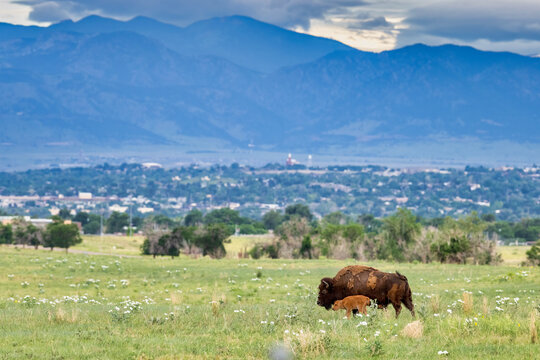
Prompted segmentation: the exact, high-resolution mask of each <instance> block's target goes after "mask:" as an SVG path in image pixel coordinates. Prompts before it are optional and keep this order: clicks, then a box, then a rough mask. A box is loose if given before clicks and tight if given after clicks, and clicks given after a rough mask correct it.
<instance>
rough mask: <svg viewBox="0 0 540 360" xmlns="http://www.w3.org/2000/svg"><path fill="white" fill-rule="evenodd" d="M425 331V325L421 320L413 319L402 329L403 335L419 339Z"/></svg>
mask: <svg viewBox="0 0 540 360" xmlns="http://www.w3.org/2000/svg"><path fill="white" fill-rule="evenodd" d="M423 333H424V326H423V325H422V322H421V321H420V320H416V321H413V322H412V323H408V324H407V325H406V326H405V327H404V328H403V330H401V335H402V336H405V337H410V338H413V339H419V338H421V337H422V334H423Z"/></svg>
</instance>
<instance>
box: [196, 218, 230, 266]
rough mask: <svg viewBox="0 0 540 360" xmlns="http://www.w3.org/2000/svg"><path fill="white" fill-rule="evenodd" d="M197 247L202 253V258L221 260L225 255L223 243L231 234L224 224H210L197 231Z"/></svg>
mask: <svg viewBox="0 0 540 360" xmlns="http://www.w3.org/2000/svg"><path fill="white" fill-rule="evenodd" d="M199 230H200V231H199V233H198V234H197V246H198V247H200V248H201V249H202V251H203V256H205V255H210V256H211V257H215V258H222V257H224V256H225V254H226V253H227V252H226V251H225V246H223V241H225V239H227V238H228V237H229V236H231V235H232V234H231V233H230V231H229V229H228V228H227V226H225V225H224V224H211V225H207V226H205V227H204V228H200V229H199Z"/></svg>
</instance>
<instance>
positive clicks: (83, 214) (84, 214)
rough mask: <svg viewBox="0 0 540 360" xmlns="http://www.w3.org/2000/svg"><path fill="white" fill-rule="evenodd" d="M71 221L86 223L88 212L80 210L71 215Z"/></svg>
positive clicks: (88, 219)
mask: <svg viewBox="0 0 540 360" xmlns="http://www.w3.org/2000/svg"><path fill="white" fill-rule="evenodd" d="M73 221H76V222H79V223H81V226H83V227H84V225H86V224H88V223H89V222H90V214H89V213H87V212H84V211H80V212H78V213H77V215H75V216H74V217H73Z"/></svg>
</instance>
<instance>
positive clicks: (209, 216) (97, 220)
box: [58, 208, 268, 235]
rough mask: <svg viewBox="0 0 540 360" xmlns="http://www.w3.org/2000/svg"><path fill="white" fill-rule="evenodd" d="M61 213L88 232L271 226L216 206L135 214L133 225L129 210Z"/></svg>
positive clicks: (259, 229) (244, 230)
mask: <svg viewBox="0 0 540 360" xmlns="http://www.w3.org/2000/svg"><path fill="white" fill-rule="evenodd" d="M58 216H59V217H60V218H62V219H64V220H72V221H75V222H79V223H80V224H81V226H82V229H83V232H84V233H85V234H88V235H92V234H100V232H101V230H102V229H101V228H102V223H103V232H104V233H106V234H118V233H122V234H128V233H129V232H130V231H131V232H132V233H135V232H137V231H139V230H140V231H142V229H143V228H144V226H145V224H147V223H152V224H157V225H159V226H161V227H167V228H174V227H175V226H179V225H182V224H187V225H188V226H191V225H196V224H199V223H201V224H225V225H226V226H227V227H228V229H229V231H232V232H233V233H235V232H238V233H239V234H243V235H249V234H251V235H255V234H266V233H267V232H268V228H267V227H266V226H265V224H263V222H261V221H257V220H253V219H250V218H248V217H243V216H240V213H239V212H238V211H234V210H231V209H228V208H222V209H215V210H212V211H209V212H208V213H206V214H203V213H202V212H201V211H200V210H192V211H190V212H189V213H188V214H187V215H186V216H185V217H184V218H170V217H168V216H165V215H162V214H159V215H152V216H148V217H146V218H142V217H137V216H134V217H132V218H131V224H130V219H129V215H128V214H127V213H121V212H117V211H113V212H112V213H111V214H110V215H109V216H108V217H104V218H103V219H101V216H100V215H98V214H93V213H88V212H78V213H77V214H76V215H75V216H72V215H71V214H70V211H69V210H68V209H66V208H64V209H61V210H60V213H59V214H58Z"/></svg>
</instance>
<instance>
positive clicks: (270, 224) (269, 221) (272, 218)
mask: <svg viewBox="0 0 540 360" xmlns="http://www.w3.org/2000/svg"><path fill="white" fill-rule="evenodd" d="M283 220H284V218H283V215H281V213H280V212H279V211H276V210H270V211H269V212H267V213H266V214H264V216H263V217H262V222H263V224H264V227H265V228H267V229H268V230H275V229H277V228H278V226H279V225H281V223H283Z"/></svg>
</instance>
